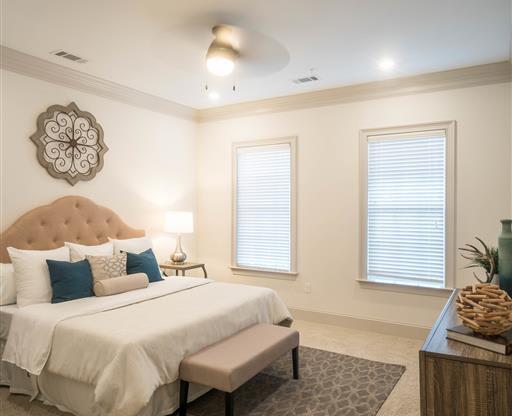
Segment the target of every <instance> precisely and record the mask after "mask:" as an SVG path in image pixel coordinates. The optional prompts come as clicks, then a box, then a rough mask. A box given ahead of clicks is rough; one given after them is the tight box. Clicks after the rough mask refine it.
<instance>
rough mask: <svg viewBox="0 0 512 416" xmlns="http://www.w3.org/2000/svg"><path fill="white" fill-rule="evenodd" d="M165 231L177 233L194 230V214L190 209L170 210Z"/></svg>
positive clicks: (166, 218) (167, 214)
mask: <svg viewBox="0 0 512 416" xmlns="http://www.w3.org/2000/svg"><path fill="white" fill-rule="evenodd" d="M164 231H165V232H167V233H175V234H188V233H193V232H194V216H193V214H192V213H191V212H189V211H169V212H167V213H166V214H165V225H164Z"/></svg>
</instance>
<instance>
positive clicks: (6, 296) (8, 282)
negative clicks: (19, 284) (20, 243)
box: [0, 263, 16, 305]
mask: <svg viewBox="0 0 512 416" xmlns="http://www.w3.org/2000/svg"><path fill="white" fill-rule="evenodd" d="M13 303H16V282H15V281H14V267H13V265H12V263H1V264H0V305H12V304H13Z"/></svg>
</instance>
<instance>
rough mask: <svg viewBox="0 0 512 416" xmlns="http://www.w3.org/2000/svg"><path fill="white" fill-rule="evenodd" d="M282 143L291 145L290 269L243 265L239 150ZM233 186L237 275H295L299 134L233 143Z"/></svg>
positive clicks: (233, 248) (233, 265)
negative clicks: (239, 227)
mask: <svg viewBox="0 0 512 416" xmlns="http://www.w3.org/2000/svg"><path fill="white" fill-rule="evenodd" d="M278 144H289V145H290V169H291V172H290V180H291V184H290V185H291V188H290V189H291V195H290V198H291V201H290V210H291V212H290V221H291V224H290V232H291V236H290V241H291V245H290V260H291V261H290V266H291V270H290V271H282V270H275V269H267V268H259V267H245V266H239V265H238V262H237V237H238V236H237V197H238V196H237V185H238V177H237V171H238V163H237V162H238V159H237V151H238V149H240V148H244V147H256V146H271V145H278ZM231 158H232V174H231V175H232V181H231V182H232V188H231V265H230V268H231V270H232V271H233V273H234V274H240V275H250V276H261V277H277V278H285V279H286V278H288V279H289V278H294V276H296V275H297V274H298V272H297V136H287V137H279V138H273V139H260V140H251V141H240V142H235V143H233V145H232V157H231Z"/></svg>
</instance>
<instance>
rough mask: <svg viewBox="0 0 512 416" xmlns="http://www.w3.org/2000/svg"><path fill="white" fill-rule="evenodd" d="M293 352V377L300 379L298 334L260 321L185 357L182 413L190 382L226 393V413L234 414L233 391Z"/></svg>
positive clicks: (185, 412) (181, 372) (181, 382)
mask: <svg viewBox="0 0 512 416" xmlns="http://www.w3.org/2000/svg"><path fill="white" fill-rule="evenodd" d="M289 351H292V362H293V378H294V379H296V380H297V379H298V378H299V333H298V331H296V330H294V329H290V328H284V327H282V326H276V325H269V324H258V325H254V326H251V327H249V328H247V329H244V330H242V331H240V332H238V333H237V334H235V335H233V336H231V337H228V338H226V339H224V340H222V341H220V342H218V343H216V344H213V345H211V346H209V347H207V348H205V349H203V350H201V351H199V352H197V353H195V354H192V355H190V356H188V357H186V358H185V359H184V360H183V361H182V362H181V365H180V380H181V381H180V413H179V414H180V416H185V415H186V414H187V398H188V387H189V383H196V384H202V385H205V386H209V387H212V388H215V389H217V390H221V391H223V392H225V393H226V415H227V416H233V415H234V410H233V409H234V406H233V392H234V391H235V390H236V389H237V388H238V387H240V386H241V385H242V384H244V383H245V382H246V381H248V380H250V379H251V378H252V377H254V376H255V375H256V374H258V373H259V372H261V371H262V370H263V369H264V368H265V367H267V366H268V365H270V364H272V363H273V362H274V361H275V360H276V359H278V358H279V357H281V356H282V355H284V354H285V353H287V352H289Z"/></svg>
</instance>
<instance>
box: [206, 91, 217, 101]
mask: <svg viewBox="0 0 512 416" xmlns="http://www.w3.org/2000/svg"><path fill="white" fill-rule="evenodd" d="M208 98H209V99H210V100H213V101H216V100H218V99H219V98H220V94H219V93H218V92H217V91H210V92H209V93H208Z"/></svg>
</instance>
